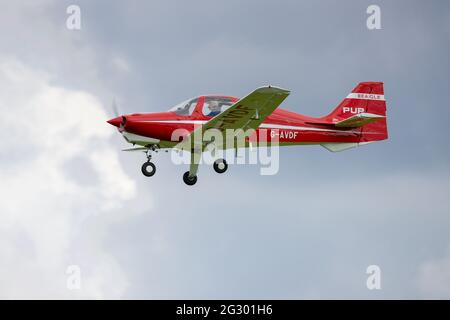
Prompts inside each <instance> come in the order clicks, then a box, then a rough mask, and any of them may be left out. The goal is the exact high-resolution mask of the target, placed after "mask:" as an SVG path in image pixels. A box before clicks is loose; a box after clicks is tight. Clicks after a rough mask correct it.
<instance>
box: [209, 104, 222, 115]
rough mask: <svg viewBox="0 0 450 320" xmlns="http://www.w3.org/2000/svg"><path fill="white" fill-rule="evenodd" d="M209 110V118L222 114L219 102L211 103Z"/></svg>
mask: <svg viewBox="0 0 450 320" xmlns="http://www.w3.org/2000/svg"><path fill="white" fill-rule="evenodd" d="M208 109H209V113H208V115H207V116H208V117H215V116H217V115H218V114H219V113H220V112H221V110H220V109H221V107H220V105H219V102H218V101H215V100H213V101H210V102H209V105H208Z"/></svg>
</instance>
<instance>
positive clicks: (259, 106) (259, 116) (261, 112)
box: [189, 86, 290, 177]
mask: <svg viewBox="0 0 450 320" xmlns="http://www.w3.org/2000/svg"><path fill="white" fill-rule="evenodd" d="M289 94H290V91H288V90H285V89H282V88H277V87H272V86H267V87H261V88H258V89H256V90H255V91H253V92H251V93H250V94H248V95H247V96H245V97H244V98H242V99H240V100H239V101H237V102H236V103H235V104H233V105H232V106H231V107H230V108H228V109H227V110H225V111H223V112H221V113H220V114H218V115H217V116H215V117H214V118H212V119H211V120H209V121H208V122H207V123H205V124H204V125H203V126H201V127H199V128H197V129H195V130H194V131H193V132H192V133H191V136H194V137H195V136H196V133H198V132H199V131H200V130H201V131H202V132H203V133H204V132H205V131H206V130H209V129H217V130H220V131H221V132H222V133H225V131H226V130H227V129H234V130H238V129H242V130H243V131H247V130H248V129H256V128H258V127H259V125H260V124H261V123H262V122H263V121H264V120H265V119H266V118H267V117H268V116H269V115H270V114H271V113H272V112H273V111H274V110H275V109H276V108H277V107H278V106H279V105H280V104H281V103H282V102H283V101H284V99H286V97H287V96H288V95H289ZM198 136H201V135H198ZM205 147H206V144H205V143H204V142H203V141H195V139H194V145H193V148H192V152H191V167H190V170H189V176H190V177H192V176H194V175H196V173H197V170H198V159H199V156H200V154H201V153H202V152H203V150H204V148H205Z"/></svg>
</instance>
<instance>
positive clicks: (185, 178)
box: [183, 171, 197, 186]
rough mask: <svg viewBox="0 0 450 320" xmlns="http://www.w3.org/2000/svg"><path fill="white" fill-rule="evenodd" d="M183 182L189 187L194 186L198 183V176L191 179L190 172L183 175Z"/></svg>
mask: <svg viewBox="0 0 450 320" xmlns="http://www.w3.org/2000/svg"><path fill="white" fill-rule="evenodd" d="M183 181H184V183H186V184H187V185H188V186H193V185H194V184H195V183H196V182H197V176H193V177H189V171H186V172H185V173H184V174H183Z"/></svg>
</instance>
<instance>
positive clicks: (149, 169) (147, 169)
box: [141, 148, 156, 177]
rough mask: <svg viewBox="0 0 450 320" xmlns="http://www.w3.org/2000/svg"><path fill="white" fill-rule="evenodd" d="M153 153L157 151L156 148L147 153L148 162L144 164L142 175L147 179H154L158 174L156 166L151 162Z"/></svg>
mask: <svg viewBox="0 0 450 320" xmlns="http://www.w3.org/2000/svg"><path fill="white" fill-rule="evenodd" d="M152 151H155V148H151V149H148V150H147V151H146V155H147V162H144V164H143V165H142V167H141V171H142V174H143V175H144V176H146V177H152V176H153V175H154V174H155V173H156V166H155V165H154V164H153V163H152V162H151V160H152V154H151V152H152Z"/></svg>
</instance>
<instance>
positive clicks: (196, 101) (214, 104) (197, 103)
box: [169, 96, 238, 117]
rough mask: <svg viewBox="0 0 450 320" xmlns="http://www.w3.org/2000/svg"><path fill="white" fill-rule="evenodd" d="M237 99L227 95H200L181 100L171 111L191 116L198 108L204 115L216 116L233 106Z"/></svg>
mask: <svg viewBox="0 0 450 320" xmlns="http://www.w3.org/2000/svg"><path fill="white" fill-rule="evenodd" d="M237 100H238V99H237V98H234V97H225V96H200V97H196V98H192V99H188V100H185V101H183V102H180V103H178V104H177V105H175V106H174V107H172V108H170V109H169V111H171V112H175V113H176V114H177V115H179V116H191V115H192V114H193V113H194V111H195V110H196V109H197V108H198V111H199V112H200V113H201V114H202V115H204V116H206V117H215V116H217V115H218V114H220V113H221V112H223V111H225V110H226V109H228V108H229V107H231V106H232V105H233V104H234V103H235V102H236V101H237Z"/></svg>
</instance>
